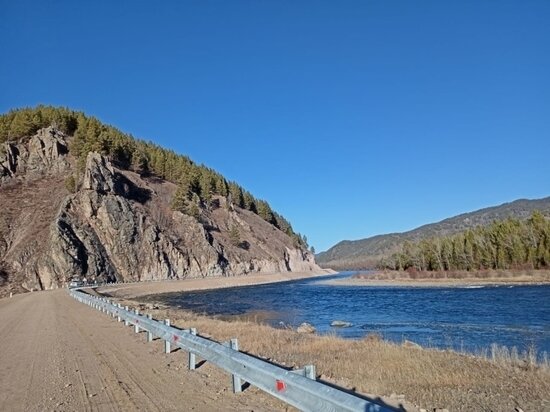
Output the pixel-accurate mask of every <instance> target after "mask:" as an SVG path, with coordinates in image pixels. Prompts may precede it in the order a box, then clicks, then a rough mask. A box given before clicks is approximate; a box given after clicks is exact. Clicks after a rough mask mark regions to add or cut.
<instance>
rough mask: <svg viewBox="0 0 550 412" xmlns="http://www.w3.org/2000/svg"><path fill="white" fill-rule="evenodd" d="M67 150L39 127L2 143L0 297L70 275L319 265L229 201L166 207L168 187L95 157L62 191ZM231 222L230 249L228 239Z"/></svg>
mask: <svg viewBox="0 0 550 412" xmlns="http://www.w3.org/2000/svg"><path fill="white" fill-rule="evenodd" d="M67 147H68V144H67V137H66V136H64V135H62V134H61V133H59V132H57V131H56V130H55V129H52V128H48V129H43V130H40V131H39V132H38V133H37V134H36V135H35V136H33V137H32V138H30V139H29V140H28V141H27V142H26V143H23V144H18V145H14V144H8V145H6V147H5V150H4V156H3V159H2V158H1V157H0V194H1V196H0V207H2V208H3V210H6V211H7V213H6V214H5V216H4V219H3V220H4V221H0V270H3V273H4V275H3V278H9V280H8V281H3V283H2V284H0V293H1V290H5V288H6V286H5V285H6V284H7V285H11V286H10V287H11V289H13V288H17V287H19V288H22V289H27V290H29V289H31V288H32V289H35V290H36V289H50V288H55V287H60V286H64V285H65V284H66V283H67V282H68V281H69V280H70V279H71V278H73V277H80V278H86V279H89V280H98V281H114V280H117V281H132V280H138V281H139V280H159V279H171V278H178V279H181V278H186V277H205V276H233V275H240V274H246V273H249V272H266V273H267V272H284V271H300V272H304V271H312V270H319V268H318V266H317V265H316V264H315V261H314V257H313V255H312V254H311V253H309V252H307V251H305V250H301V249H299V248H296V247H295V246H294V244H293V241H292V240H291V239H290V238H289V237H288V236H287V235H286V234H285V233H283V232H281V231H280V230H279V229H277V228H276V227H274V226H272V225H271V224H269V223H267V222H265V221H264V220H262V219H261V218H260V217H258V216H257V215H255V214H254V213H251V212H249V211H246V210H242V209H239V208H236V207H228V205H227V199H225V198H218V199H217V202H213V204H216V205H217V206H216V207H209V208H206V207H205V208H204V209H203V210H201V216H200V219H196V218H194V217H191V216H188V215H185V214H182V213H180V212H175V211H172V210H171V209H170V207H169V204H170V199H171V196H172V195H173V193H174V191H175V186H174V185H173V184H171V183H169V182H164V181H160V182H159V180H158V179H149V180H147V179H142V178H141V177H140V176H139V175H137V174H135V173H132V172H129V171H125V170H120V169H117V168H116V167H114V166H113V165H112V164H111V163H110V162H109V161H108V159H107V158H105V157H104V156H102V155H100V154H98V153H90V154H89V155H88V157H87V159H86V166H85V169H84V173H83V174H82V173H80V176H83V177H82V178H81V179H80V182H79V183H78V185H77V187H76V190H75V191H74V193H70V192H69V191H68V189H67V188H66V187H65V181H66V179H67V177H68V176H71V175H72V176H75V175H76V173H75V171H74V170H73V168H72V167H71V164H75V163H76V162H75V161H74V160H73V159H71V158H70V155H69V154H68V150H67ZM22 202H23V203H24V207H23V208H18V205H20V204H21V203H22ZM37 212H38V213H37ZM25 217H26V218H25ZM29 225H30V226H29ZM235 225H236V226H238V228H239V233H240V237H241V240H242V242H241V243H240V244H239V245H235V244H234V242H233V241H232V240H231V238H230V236H229V228H230V227H234V226H235Z"/></svg>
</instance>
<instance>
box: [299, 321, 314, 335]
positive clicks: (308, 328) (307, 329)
mask: <svg viewBox="0 0 550 412" xmlns="http://www.w3.org/2000/svg"><path fill="white" fill-rule="evenodd" d="M296 332H298V333H315V327H314V326H313V325H311V324H309V323H307V322H304V323H302V324H301V325H300V326H298V328H296Z"/></svg>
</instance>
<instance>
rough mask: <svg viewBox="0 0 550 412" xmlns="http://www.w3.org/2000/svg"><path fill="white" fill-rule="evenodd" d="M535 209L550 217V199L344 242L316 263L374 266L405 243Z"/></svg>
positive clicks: (518, 202)
mask: <svg viewBox="0 0 550 412" xmlns="http://www.w3.org/2000/svg"><path fill="white" fill-rule="evenodd" d="M535 210H540V211H541V212H543V213H545V214H550V197H546V198H543V199H534V200H529V199H519V200H516V201H514V202H510V203H504V204H502V205H500V206H493V207H488V208H485V209H481V210H477V211H475V212H470V213H464V214H461V215H458V216H455V217H451V218H448V219H445V220H442V221H440V222H437V223H430V224H428V225H424V226H420V227H418V228H416V229H413V230H411V231H408V232H403V233H390V234H386V235H377V236H373V237H369V238H366V239H360V240H344V241H342V242H339V243H337V244H336V245H334V246H333V247H331V248H330V249H329V250H327V251H326V252H321V253H319V254H317V256H316V261H317V263H318V264H319V265H321V266H322V267H330V268H333V269H365V268H369V267H374V266H375V265H376V264H377V263H378V262H379V261H380V259H381V258H383V257H386V256H388V255H390V254H391V253H393V252H395V251H397V250H398V249H399V247H400V245H401V244H402V243H403V242H405V241H411V242H414V241H418V240H421V239H425V238H430V237H433V236H448V235H452V234H455V233H458V232H462V231H464V230H466V229H469V228H472V227H475V226H485V225H488V224H490V223H491V222H493V221H495V220H503V219H507V218H510V217H513V218H516V219H527V218H528V217H529V216H531V213H532V212H533V211H535Z"/></svg>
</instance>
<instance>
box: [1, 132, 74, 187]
mask: <svg viewBox="0 0 550 412" xmlns="http://www.w3.org/2000/svg"><path fill="white" fill-rule="evenodd" d="M3 151H4V152H5V155H4V159H1V158H0V182H3V181H7V180H8V179H10V178H14V177H16V176H17V177H27V178H28V177H31V178H36V177H40V176H44V175H46V174H58V173H63V172H65V171H67V170H68V169H69V163H68V162H67V159H66V154H67V153H68V151H69V150H68V147H67V141H66V136H65V135H64V134H63V133H61V132H60V131H58V130H56V129H54V128H52V127H48V128H46V129H41V130H39V131H38V132H37V133H36V135H34V136H33V137H31V138H30V139H29V141H28V143H27V144H13V143H6V144H5V145H4V148H3Z"/></svg>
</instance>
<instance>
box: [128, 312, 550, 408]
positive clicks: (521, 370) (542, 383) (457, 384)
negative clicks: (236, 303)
mask: <svg viewBox="0 0 550 412" xmlns="http://www.w3.org/2000/svg"><path fill="white" fill-rule="evenodd" d="M127 303H128V302H127ZM129 303H132V302H129ZM133 304H134V306H137V305H138V304H137V302H133ZM141 307H142V309H143V308H144V306H143V305H142V306H141ZM151 312H152V313H153V316H155V317H156V318H159V319H162V318H165V317H168V318H170V319H171V320H172V321H173V324H175V325H178V326H180V327H196V328H197V329H198V331H199V334H200V335H203V336H207V337H211V338H213V339H215V340H217V341H227V340H228V339H230V338H233V337H238V338H239V345H240V347H241V349H242V350H243V351H245V352H249V353H251V354H254V355H257V356H260V357H262V358H265V359H269V360H271V361H274V362H276V363H279V364H281V365H286V366H288V367H301V366H303V365H306V364H314V365H316V367H317V373H318V375H321V378H322V379H325V380H328V381H331V382H333V383H336V384H338V385H341V386H344V387H346V388H350V389H351V388H354V389H355V390H357V391H358V392H361V393H364V394H375V395H379V396H390V395H391V394H394V398H395V394H398V395H404V397H405V399H406V400H407V401H409V402H413V403H414V404H416V405H419V406H420V407H422V408H426V409H428V410H433V409H435V408H448V409H449V410H453V411H454V410H468V411H471V410H492V411H497V410H498V411H505V410H510V411H513V410H514V408H516V407H520V408H522V409H523V410H550V396H549V394H550V371H549V369H548V368H544V367H540V366H537V365H536V364H535V362H533V358H532V354H531V355H529V354H527V355H528V356H527V358H522V357H521V354H517V356H516V355H514V354H513V353H512V352H511V351H508V353H506V351H505V350H504V349H502V348H500V347H496V346H495V347H494V349H493V350H492V351H491V353H488V354H485V355H486V357H481V356H472V355H467V354H459V353H456V352H452V351H442V350H436V349H417V348H413V347H404V346H400V345H397V344H393V343H389V342H386V341H383V340H381V338H380V337H379V336H377V335H370V336H367V337H366V338H364V339H362V340H344V339H341V338H338V337H336V336H316V335H304V334H298V333H296V332H294V331H292V330H284V329H274V328H271V327H269V326H266V325H262V324H257V323H255V322H253V321H243V320H238V321H231V322H229V321H222V320H219V319H213V318H209V317H206V316H200V315H196V314H193V313H190V312H187V311H183V310H176V309H161V310H153V311H151ZM526 359H527V361H526ZM529 359H530V360H529ZM398 397H399V396H398Z"/></svg>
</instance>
